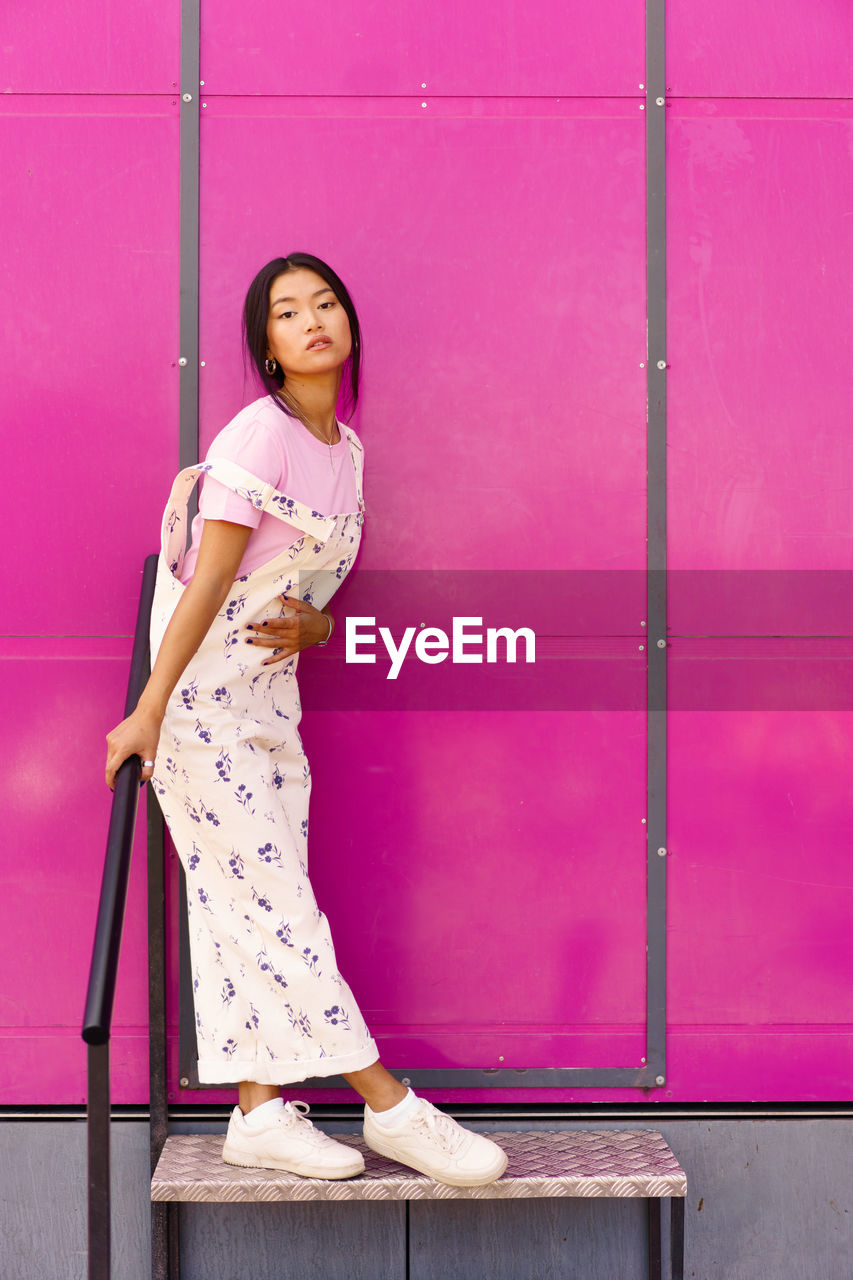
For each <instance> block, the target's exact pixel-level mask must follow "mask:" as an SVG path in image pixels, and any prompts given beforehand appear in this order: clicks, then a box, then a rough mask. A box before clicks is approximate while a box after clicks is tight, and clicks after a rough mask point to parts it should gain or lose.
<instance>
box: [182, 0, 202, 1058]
mask: <svg viewBox="0 0 853 1280" xmlns="http://www.w3.org/2000/svg"><path fill="white" fill-rule="evenodd" d="M199 6H200V0H181V281H180V290H181V299H180V304H181V311H180V335H181V339H180V341H181V350H180V369H179V373H180V378H181V382H180V424H179V457H180V466H181V468H183V467H188V466H191V465H192V463H194V462H197V461H198V456H199V439H198V371H199V345H198V293H199V262H198V244H199V117H200V114H201V112H200V89H201V86H200V84H199V78H200V49H199ZM194 503H195V492H194V495H193V500H192V504H191V508H190V511H189V513H188V514H189V516H190V518H192V516H193V515H194V514H195V512H194V510H192V505H194ZM180 880H181V902H180V905H179V911H180V913H181V927H180V930H179V941H178V969H179V995H178V1002H179V1044H178V1061H179V1064H180V1066H179V1070H180V1074H181V1076H182V1077H183V1078H184V1079H191V1080H194V1081H196V1082H197V1080H198V1076H197V1071H196V1043H195V1026H194V1022H193V1018H194V1012H193V1000H192V982H191V980H190V959H189V931H188V929H187V924H186V886H185V883H184V877H183V874H181V877H180Z"/></svg>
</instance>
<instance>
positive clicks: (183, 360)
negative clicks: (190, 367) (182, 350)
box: [178, 356, 187, 369]
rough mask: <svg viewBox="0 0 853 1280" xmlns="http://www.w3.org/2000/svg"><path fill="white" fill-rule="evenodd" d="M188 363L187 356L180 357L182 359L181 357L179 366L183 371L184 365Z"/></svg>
mask: <svg viewBox="0 0 853 1280" xmlns="http://www.w3.org/2000/svg"><path fill="white" fill-rule="evenodd" d="M186 362H187V358H186V356H180V357H179V359H178V364H179V365H180V366H181V368H182V369H183V367H184V365H185V364H186Z"/></svg>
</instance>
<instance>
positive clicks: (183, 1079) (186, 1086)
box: [180, 1076, 190, 1089]
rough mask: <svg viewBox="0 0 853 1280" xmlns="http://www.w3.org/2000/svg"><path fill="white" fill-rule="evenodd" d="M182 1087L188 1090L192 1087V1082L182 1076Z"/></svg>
mask: <svg viewBox="0 0 853 1280" xmlns="http://www.w3.org/2000/svg"><path fill="white" fill-rule="evenodd" d="M180 1086H181V1088H182V1089H188V1088H189V1087H190V1082H189V1080H188V1079H187V1077H186V1076H181V1079H180Z"/></svg>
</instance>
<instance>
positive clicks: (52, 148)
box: [0, 98, 178, 635]
mask: <svg viewBox="0 0 853 1280" xmlns="http://www.w3.org/2000/svg"><path fill="white" fill-rule="evenodd" d="M0 110H2V114H0V137H2V147H3V155H4V157H5V161H6V164H7V165H8V166H9V168H10V169H14V171H15V173H16V174H18V175H22V176H21V180H20V181H18V182H15V183H13V184H9V187H8V190H7V191H6V193H5V195H4V244H5V275H6V286H7V297H8V299H9V303H8V305H9V310H10V314H14V316H15V323H14V325H10V326H9V327H8V331H7V360H8V362H9V365H10V367H14V369H15V381H14V396H15V399H14V402H13V403H8V402H7V404H6V405H5V406H4V417H6V416H7V415H8V417H9V419H10V420H13V421H14V422H15V424H16V430H15V431H13V432H10V433H9V436H8V438H7V441H6V444H5V453H4V467H5V475H6V481H7V506H6V513H7V519H8V520H9V521H10V524H11V526H12V527H13V528H15V529H16V530H21V529H26V530H27V531H28V539H29V555H28V556H27V557H24V556H21V557H15V558H14V559H13V560H12V561H11V562H10V564H9V565H8V567H7V577H6V591H5V592H4V608H5V609H9V608H11V607H12V605H14V612H13V614H12V615H11V616H8V615H7V616H5V617H4V619H3V621H2V630H3V631H4V632H6V633H9V632H12V633H16V632H20V631H23V632H25V633H31V632H32V631H33V630H38V629H40V627H42V626H43V625H44V613H45V601H46V599H47V598H48V594H50V596H51V600H52V608H51V614H52V622H51V624H50V626H51V628H59V629H60V630H61V631H65V632H67V633H70V634H73V635H104V634H115V633H124V634H128V633H129V632H131V631H132V629H133V622H134V618H135V612H136V599H137V594H138V584H139V574H140V572H141V567H142V560H143V558H144V556H145V555H146V554H147V553H148V552H149V551H151V550H153V549H155V548H156V542H157V537H158V531H159V522H160V516H161V514H162V508H163V504H164V502H165V495H166V494H167V492H168V485H169V484H170V482H171V477H172V474H173V472H174V471H175V469H176V465H177V453H178V451H177V402H178V368H177V346H178V340H177V333H178V328H177V324H178V307H177V288H178V243H177V229H178V169H177V158H178V153H177V146H178V118H177V108H174V109H173V108H171V107H168V106H167V107H166V108H164V107H163V105H162V103H160V104H158V103H154V102H151V101H146V100H145V99H141V100H137V101H136V102H134V103H132V104H129V103H128V102H127V101H126V100H113V99H104V98H102V99H93V100H91V101H87V103H86V106H85V110H84V109H83V108H82V107H81V106H80V104H79V101H78V102H77V103H76V104H74V103H70V102H68V101H67V100H66V101H65V102H63V103H57V102H56V101H55V100H53V99H51V100H50V104H49V105H46V104H45V100H44V99H40V98H33V99H31V100H30V99H27V100H21V99H17V98H16V99H5V100H4V99H0ZM69 156H73V157H74V163H73V165H69V162H68V159H69ZM11 394H12V384H11V383H10V382H9V381H8V380H7V381H6V383H5V390H4V398H5V397H10V396H11ZM57 592H58V595H57V594H56V593H57Z"/></svg>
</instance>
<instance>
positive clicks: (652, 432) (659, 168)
mask: <svg viewBox="0 0 853 1280" xmlns="http://www.w3.org/2000/svg"><path fill="white" fill-rule="evenodd" d="M645 106H646V300H647V301H646V305H647V331H648V351H647V354H646V387H647V397H648V411H647V412H648V419H647V466H648V519H647V525H648V527H647V537H648V542H647V606H648V613H647V627H646V630H647V654H648V663H647V671H648V677H647V697H648V720H647V733H648V738H647V777H646V787H647V802H648V803H647V830H646V840H647V850H646V857H647V870H648V898H647V906H646V942H647V970H646V1059H647V1070H648V1072H649V1075H650V1076H651V1078H652V1080H653V1081H654V1082H655V1084H657V1085H658V1086H660V1085H662V1084H663V1083H664V1082H665V1080H666V784H667V771H666V644H667V629H666V50H665V0H646V103H645Z"/></svg>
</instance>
